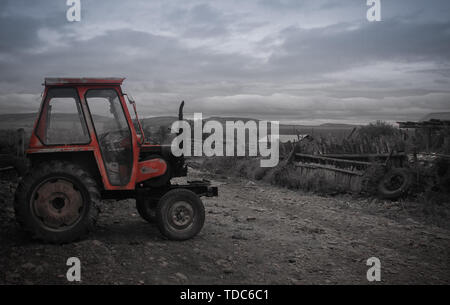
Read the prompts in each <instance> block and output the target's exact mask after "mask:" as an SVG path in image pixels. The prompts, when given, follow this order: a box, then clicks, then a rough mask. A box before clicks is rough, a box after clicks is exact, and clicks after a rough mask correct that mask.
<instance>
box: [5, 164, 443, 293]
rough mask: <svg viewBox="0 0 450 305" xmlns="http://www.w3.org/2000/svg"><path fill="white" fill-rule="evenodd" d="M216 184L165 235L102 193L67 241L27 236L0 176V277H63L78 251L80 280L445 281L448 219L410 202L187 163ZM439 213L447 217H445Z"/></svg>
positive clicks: (62, 280) (22, 280) (8, 280)
mask: <svg viewBox="0 0 450 305" xmlns="http://www.w3.org/2000/svg"><path fill="white" fill-rule="evenodd" d="M190 176H191V178H199V177H201V178H207V179H210V180H212V181H213V182H214V183H215V184H217V185H219V197H218V198H204V203H205V207H206V223H205V226H204V228H203V230H202V231H201V232H200V234H199V235H198V236H197V237H196V238H194V239H193V240H189V241H185V242H172V241H168V240H165V239H163V238H162V236H161V235H160V234H159V232H158V230H157V228H156V226H154V225H151V224H148V223H146V222H145V221H144V220H142V219H141V218H140V217H139V216H138V215H137V212H136V210H135V208H134V201H133V200H126V201H108V202H106V201H104V202H102V206H101V209H102V214H101V215H100V218H99V223H98V225H99V227H98V230H97V231H96V232H94V233H92V234H91V235H90V236H89V237H88V239H85V240H83V241H80V242H76V243H72V244H66V245H60V246H58V245H45V244H40V243H37V242H33V241H30V240H29V239H28V238H27V237H26V236H24V235H23V233H21V231H20V230H19V229H18V228H17V226H16V224H15V220H14V213H13V209H12V192H13V191H14V188H15V184H14V183H10V182H5V181H3V182H1V185H0V187H1V191H2V193H3V195H2V196H0V229H1V231H0V247H1V248H0V284H67V283H68V281H67V280H66V276H65V275H66V272H67V269H68V267H67V266H66V261H67V259H68V258H69V257H78V258H80V260H81V279H82V282H81V283H82V284H367V283H368V281H367V279H366V272H367V269H368V268H369V267H368V266H366V261H367V259H368V258H370V257H373V256H375V257H377V258H379V259H380V261H381V280H382V281H381V283H385V284H386V283H389V284H450V234H449V233H450V226H448V221H444V223H440V224H438V225H436V224H432V222H430V221H429V220H428V219H427V218H425V217H420V216H417V215H418V214H417V213H413V212H410V210H411V211H412V210H413V209H412V208H409V205H411V206H413V205H414V203H409V202H383V201H378V200H374V199H367V198H359V199H358V198H354V197H351V196H338V197H321V196H318V195H313V194H305V193H302V192H298V191H297V192H295V191H291V190H287V189H283V188H279V187H275V186H271V185H267V184H263V183H260V182H258V183H254V182H251V181H249V180H244V179H239V178H227V177H223V176H222V177H221V176H216V175H210V174H207V173H201V172H199V171H196V170H190ZM445 219H448V217H447V218H445Z"/></svg>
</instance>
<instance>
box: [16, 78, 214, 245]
mask: <svg viewBox="0 0 450 305" xmlns="http://www.w3.org/2000/svg"><path fill="white" fill-rule="evenodd" d="M123 80H124V79H123V78H46V79H45V83H44V85H45V89H44V93H43V98H42V102H41V107H40V111H39V115H38V118H37V120H36V122H35V125H34V129H33V132H32V134H31V138H30V142H29V146H28V149H27V150H26V152H25V155H26V157H27V159H28V160H29V163H30V167H29V170H28V172H27V173H26V174H25V175H24V177H23V178H22V179H21V181H20V183H19V185H18V187H17V191H16V194H15V203H14V208H15V213H16V218H17V221H18V223H19V224H20V225H21V227H22V228H23V229H24V230H25V231H26V232H28V233H29V235H30V236H31V237H32V238H34V239H38V240H41V241H44V242H50V243H68V242H72V241H74V240H77V239H80V238H82V237H84V236H85V235H86V234H87V233H89V232H90V231H91V230H92V229H93V228H94V226H95V222H96V219H97V216H98V212H99V211H98V203H99V201H100V200H102V199H117V200H120V199H130V198H131V199H135V200H136V208H137V211H138V213H139V215H140V216H141V217H142V218H143V219H145V220H146V221H148V222H156V224H157V226H158V228H159V230H160V232H161V233H162V235H164V236H165V237H166V238H168V239H172V240H186V239H190V238H192V237H194V236H195V235H196V234H198V233H199V231H200V230H201V229H202V227H203V224H204V221H205V210H204V206H203V203H202V201H201V199H200V197H201V196H207V197H212V196H217V195H218V190H217V187H214V186H211V185H210V183H209V182H208V181H206V180H202V181H190V182H188V183H186V184H172V183H171V179H172V178H174V177H182V176H186V175H187V166H186V164H185V162H184V157H183V156H180V157H176V156H174V155H173V154H172V153H171V149H170V146H165V145H155V144H151V143H147V142H146V141H145V135H144V131H143V128H142V126H141V123H140V121H139V119H138V116H137V111H136V104H135V101H134V100H133V99H132V98H131V97H130V96H129V95H127V94H126V93H123V92H122V88H121V85H122V82H123ZM183 105H184V102H183V103H182V104H181V105H180V109H179V120H182V119H183Z"/></svg>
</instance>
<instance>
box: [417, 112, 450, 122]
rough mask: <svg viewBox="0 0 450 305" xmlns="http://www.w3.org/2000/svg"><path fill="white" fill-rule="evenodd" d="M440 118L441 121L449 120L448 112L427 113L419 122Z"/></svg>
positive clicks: (449, 113)
mask: <svg viewBox="0 0 450 305" xmlns="http://www.w3.org/2000/svg"><path fill="white" fill-rule="evenodd" d="M433 119H434V120H442V121H450V112H434V113H429V114H427V115H426V116H424V117H423V118H422V119H420V121H421V122H423V121H429V120H433Z"/></svg>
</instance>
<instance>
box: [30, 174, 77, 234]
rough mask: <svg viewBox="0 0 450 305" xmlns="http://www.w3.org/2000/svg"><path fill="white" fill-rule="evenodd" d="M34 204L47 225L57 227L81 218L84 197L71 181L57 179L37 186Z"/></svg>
mask: <svg viewBox="0 0 450 305" xmlns="http://www.w3.org/2000/svg"><path fill="white" fill-rule="evenodd" d="M32 205H33V208H34V212H35V215H36V216H37V218H39V219H40V221H41V222H42V223H43V224H44V225H45V226H47V227H50V228H54V229H57V228H61V227H64V226H70V225H73V224H74V223H75V222H76V221H77V220H78V219H79V218H80V215H81V210H82V207H83V197H82V195H81V193H80V191H79V190H77V189H75V188H74V185H73V184H72V183H71V182H69V181H67V180H63V179H55V180H52V181H47V182H45V183H43V184H42V185H41V186H39V187H38V188H37V190H36V191H35V193H34V196H33V200H32Z"/></svg>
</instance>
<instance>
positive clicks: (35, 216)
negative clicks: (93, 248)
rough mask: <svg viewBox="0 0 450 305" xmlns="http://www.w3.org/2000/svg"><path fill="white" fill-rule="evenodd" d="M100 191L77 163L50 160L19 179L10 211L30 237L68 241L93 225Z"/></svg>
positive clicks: (61, 241)
mask: <svg viewBox="0 0 450 305" xmlns="http://www.w3.org/2000/svg"><path fill="white" fill-rule="evenodd" d="M99 201H100V193H99V190H98V187H97V184H96V182H95V180H94V179H93V178H92V177H91V175H90V174H89V173H88V172H86V171H85V170H83V169H82V168H80V167H79V166H77V165H74V164H71V163H68V162H63V161H52V162H49V163H43V164H40V165H38V166H37V167H36V168H33V169H31V171H30V172H29V173H28V174H27V175H26V176H25V177H24V178H23V179H22V180H21V182H20V184H19V186H18V188H17V191H16V195H15V202H14V210H15V213H16V219H17V221H18V223H19V225H20V226H21V227H22V228H23V229H24V230H25V231H26V232H27V233H28V234H29V235H31V237H32V238H33V239H38V240H41V241H44V242H49V243H57V244H61V243H68V242H72V241H75V240H77V239H80V238H82V237H84V236H85V235H87V233H89V232H90V231H91V230H92V229H93V228H94V226H95V222H96V220H97V216H98V209H97V203H98V202H99Z"/></svg>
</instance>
